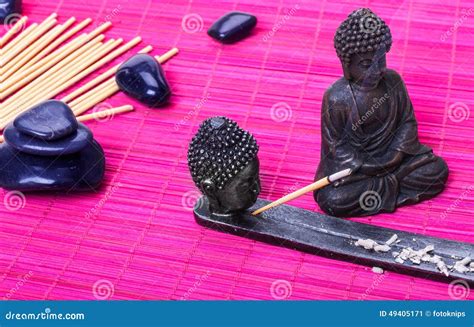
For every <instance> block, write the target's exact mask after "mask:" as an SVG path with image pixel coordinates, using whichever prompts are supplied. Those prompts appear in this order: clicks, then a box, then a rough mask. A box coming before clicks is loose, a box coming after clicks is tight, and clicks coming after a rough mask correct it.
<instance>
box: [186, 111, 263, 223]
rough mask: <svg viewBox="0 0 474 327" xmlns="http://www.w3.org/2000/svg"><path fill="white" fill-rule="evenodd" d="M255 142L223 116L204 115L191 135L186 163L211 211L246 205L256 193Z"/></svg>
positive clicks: (223, 211) (227, 211)
mask: <svg viewBox="0 0 474 327" xmlns="http://www.w3.org/2000/svg"><path fill="white" fill-rule="evenodd" d="M257 152H258V145H257V142H256V141H255V139H254V137H253V136H252V135H251V134H250V133H249V132H247V131H244V130H243V129H241V128H240V127H239V126H238V125H237V123H236V122H234V121H232V120H230V119H228V118H226V117H213V118H209V119H206V120H205V121H204V122H203V123H202V124H201V126H200V127H199V130H198V132H197V133H196V135H195V136H194V138H193V139H192V141H191V143H190V145H189V150H188V165H189V170H190V172H191V176H192V178H193V181H194V183H195V184H196V186H197V187H198V188H199V190H200V191H201V192H202V193H203V194H204V195H205V196H206V197H207V199H208V200H209V210H210V211H211V212H212V213H214V214H232V213H235V212H238V211H242V210H245V209H248V208H250V207H251V206H252V205H253V204H254V203H255V201H256V200H257V197H258V194H259V193H260V178H259V161H258V157H257Z"/></svg>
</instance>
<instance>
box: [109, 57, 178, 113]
mask: <svg viewBox="0 0 474 327" xmlns="http://www.w3.org/2000/svg"><path fill="white" fill-rule="evenodd" d="M115 80H116V82H117V84H118V86H119V87H120V89H121V90H122V91H123V92H124V93H125V94H127V95H128V96H130V97H132V98H135V99H137V100H138V101H140V102H142V103H144V104H145V105H147V106H149V107H159V106H162V105H163V104H165V103H166V102H168V99H169V97H170V95H171V89H170V86H169V84H168V81H167V80H166V77H165V73H164V71H163V68H162V67H161V65H160V63H159V62H158V61H156V59H155V58H154V57H152V56H150V55H147V54H137V55H135V56H133V57H131V58H130V59H128V60H127V61H126V62H124V63H123V64H122V65H121V66H120V67H119V69H118V70H117V73H116V74H115Z"/></svg>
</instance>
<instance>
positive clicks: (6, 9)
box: [0, 0, 21, 24]
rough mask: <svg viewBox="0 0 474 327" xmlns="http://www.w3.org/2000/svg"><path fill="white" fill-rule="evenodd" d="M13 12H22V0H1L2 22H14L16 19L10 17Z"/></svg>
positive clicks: (0, 21) (0, 17)
mask: <svg viewBox="0 0 474 327" xmlns="http://www.w3.org/2000/svg"><path fill="white" fill-rule="evenodd" d="M12 14H21V0H0V24H6V23H8V24H13V23H15V22H16V20H17V19H16V17H15V19H13V18H11V19H8V16H10V15H12Z"/></svg>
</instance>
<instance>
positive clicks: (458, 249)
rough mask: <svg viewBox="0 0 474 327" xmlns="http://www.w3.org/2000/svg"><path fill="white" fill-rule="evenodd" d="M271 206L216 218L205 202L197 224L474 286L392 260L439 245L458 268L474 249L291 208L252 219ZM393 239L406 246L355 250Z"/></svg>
mask: <svg viewBox="0 0 474 327" xmlns="http://www.w3.org/2000/svg"><path fill="white" fill-rule="evenodd" d="M268 203H269V201H265V200H261V199H258V200H257V202H256V203H255V204H254V206H253V207H252V208H250V209H248V210H247V211H245V212H243V213H239V214H236V215H232V216H229V215H215V214H212V215H211V214H210V212H209V209H208V208H209V206H208V201H207V199H206V198H205V197H202V198H201V199H200V200H199V201H198V204H197V205H196V207H195V208H194V216H195V218H196V222H197V223H198V224H199V225H202V226H204V227H208V228H211V229H215V230H217V231H221V232H225V233H230V234H234V235H238V236H242V237H246V238H249V239H253V240H257V241H261V242H265V243H269V244H272V245H276V246H281V247H285V248H290V249H294V250H299V251H302V252H307V253H311V254H316V255H319V256H325V257H328V258H332V259H338V260H345V261H349V262H351V263H356V264H361V265H366V266H369V267H374V266H375V267H380V268H383V269H385V270H391V271H394V272H396V273H404V274H410V275H414V276H417V277H421V278H427V279H433V280H439V281H445V282H446V281H452V280H456V279H463V280H465V281H466V282H467V283H468V284H470V285H474V272H467V273H460V272H457V271H450V272H449V276H446V275H445V274H443V273H441V272H440V271H439V270H438V269H437V267H436V265H435V264H433V263H429V262H428V263H427V262H421V263H420V264H414V263H412V262H411V261H410V260H406V261H405V262H404V263H399V262H396V261H395V260H394V256H393V254H392V252H400V251H401V250H402V249H403V248H407V247H411V248H413V249H414V250H418V249H422V248H424V247H426V246H428V245H433V246H434V250H433V252H432V253H433V254H436V255H439V256H440V257H441V258H442V259H443V261H444V262H445V263H446V264H447V265H448V266H452V265H453V264H454V262H456V261H458V260H461V259H463V258H465V257H470V258H473V257H474V244H470V243H463V242H455V241H450V240H447V239H441V238H436V237H430V236H425V235H421V234H415V233H408V232H404V231H399V230H395V229H389V228H383V227H377V226H372V225H368V224H362V223H358V222H354V221H350V220H345V219H341V218H335V217H331V216H327V215H323V214H320V213H317V212H312V211H308V210H304V209H300V208H296V207H293V206H289V205H281V206H278V207H276V208H273V209H271V210H268V211H266V212H264V213H262V214H261V215H258V216H253V215H252V214H251V212H252V211H253V210H255V209H257V208H260V207H262V206H264V205H266V204H268ZM393 234H397V235H398V239H399V240H400V242H399V243H394V244H392V245H391V250H390V251H388V252H375V251H373V250H366V249H365V248H363V247H359V246H356V245H355V242H356V241H357V240H358V239H372V240H374V241H376V242H377V243H379V244H385V242H386V241H387V240H388V239H390V238H391V237H392V236H393Z"/></svg>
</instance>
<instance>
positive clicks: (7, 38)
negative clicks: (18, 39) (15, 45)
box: [0, 16, 28, 48]
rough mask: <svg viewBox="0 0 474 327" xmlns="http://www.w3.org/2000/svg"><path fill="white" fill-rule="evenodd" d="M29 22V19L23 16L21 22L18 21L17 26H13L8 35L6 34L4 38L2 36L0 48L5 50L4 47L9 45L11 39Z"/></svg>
mask: <svg viewBox="0 0 474 327" xmlns="http://www.w3.org/2000/svg"><path fill="white" fill-rule="evenodd" d="M27 21H28V17H27V16H23V17H22V18H21V19H20V20H18V21H17V22H16V23H15V25H13V26H12V27H11V28H10V29H9V30H8V31H7V33H5V35H4V36H2V38H1V39H0V48H3V46H4V45H5V44H7V43H8V41H10V39H11V38H12V37H13V36H15V34H16V33H18V32H19V31H20V30H21V29H22V28H23V26H24V25H26V22H27Z"/></svg>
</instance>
